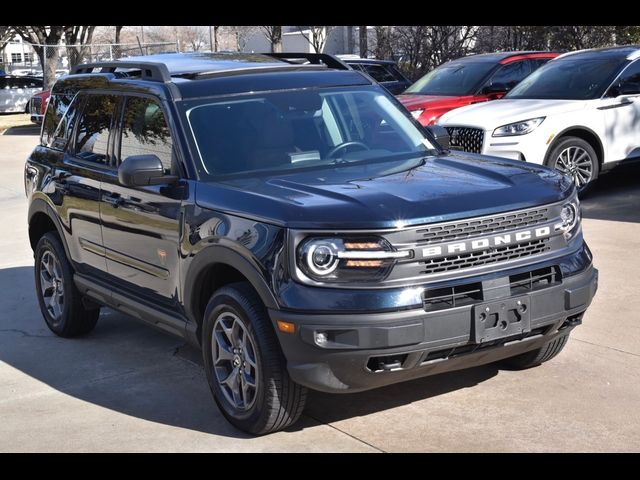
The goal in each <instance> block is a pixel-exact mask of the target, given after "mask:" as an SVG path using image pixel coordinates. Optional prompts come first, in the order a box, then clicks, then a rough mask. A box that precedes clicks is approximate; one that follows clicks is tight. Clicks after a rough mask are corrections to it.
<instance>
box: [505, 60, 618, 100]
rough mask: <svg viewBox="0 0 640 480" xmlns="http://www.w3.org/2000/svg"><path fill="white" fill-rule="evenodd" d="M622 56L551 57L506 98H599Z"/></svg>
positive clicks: (611, 78) (615, 71)
mask: <svg viewBox="0 0 640 480" xmlns="http://www.w3.org/2000/svg"><path fill="white" fill-rule="evenodd" d="M622 65H623V63H622V62H621V61H620V59H613V58H606V57H605V58H598V59H581V58H572V57H566V58H563V59H560V60H552V61H550V62H549V63H547V64H546V65H544V66H543V67H540V68H539V69H538V70H536V71H535V72H533V73H532V74H531V75H529V76H528V77H527V78H525V79H524V80H522V82H520V83H519V84H518V85H517V86H516V87H515V88H514V89H513V90H511V92H509V93H508V94H507V95H506V96H505V98H529V99H553V100H590V99H593V98H599V97H601V96H602V94H603V93H604V92H605V90H606V89H607V87H608V86H609V84H610V83H611V82H612V81H613V79H614V78H615V76H616V75H617V74H618V72H619V71H620V69H621V68H622Z"/></svg>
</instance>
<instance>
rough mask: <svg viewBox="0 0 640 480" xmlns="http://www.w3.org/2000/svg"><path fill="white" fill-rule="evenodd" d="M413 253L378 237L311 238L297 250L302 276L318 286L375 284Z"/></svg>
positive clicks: (303, 242)
mask: <svg viewBox="0 0 640 480" xmlns="http://www.w3.org/2000/svg"><path fill="white" fill-rule="evenodd" d="M410 256H411V251H402V252H397V251H395V250H393V248H392V247H391V245H390V244H389V242H387V241H386V240H384V239H382V238H378V237H364V238H338V237H322V238H307V239H305V240H304V241H302V242H301V243H300V245H299V246H298V248H297V264H298V267H299V268H300V270H301V271H302V273H304V275H306V276H307V277H309V278H310V279H311V280H314V281H316V282H332V283H342V282H351V281H359V282H374V281H379V280H381V279H384V278H385V277H386V276H387V275H388V274H389V271H390V270H391V268H392V267H393V265H394V264H395V263H396V261H397V260H398V259H401V258H408V257H410Z"/></svg>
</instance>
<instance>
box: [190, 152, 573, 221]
mask: <svg viewBox="0 0 640 480" xmlns="http://www.w3.org/2000/svg"><path fill="white" fill-rule="evenodd" d="M572 189H573V185H572V183H571V182H570V181H568V180H567V179H566V178H565V177H564V176H562V175H560V174H559V173H557V172H555V171H553V170H550V169H547V168H545V167H540V166H537V165H532V164H529V163H522V162H515V161H512V160H506V159H499V158H495V157H486V156H481V155H473V154H466V153H462V152H461V153H454V154H451V155H439V156H433V157H427V158H424V159H412V160H407V161H404V160H403V161H397V160H396V161H394V162H381V163H369V164H366V165H351V166H340V167H332V168H324V169H316V170H307V169H305V171H298V172H295V173H287V174H279V175H278V176H275V175H274V176H264V177H251V178H236V179H232V180H224V181H220V182H200V183H199V184H198V185H197V187H196V203H197V204H198V205H200V206H202V207H204V208H209V209H213V210H220V211H224V212H226V213H229V214H235V215H239V216H242V217H250V218H253V219H256V220H259V221H264V222H267V223H272V224H276V225H281V226H285V227H289V228H305V229H308V228H314V229H333V228H335V229H371V228H400V227H403V226H408V225H419V224H423V223H431V222H436V221H446V220H453V219H458V218H468V217H473V216H480V215H488V214H491V213H497V212H504V211H509V210H514V209H519V208H527V207H532V206H536V205H542V204H546V203H552V202H556V201H560V200H562V199H564V198H566V197H567V195H568V194H569V193H570V191H572Z"/></svg>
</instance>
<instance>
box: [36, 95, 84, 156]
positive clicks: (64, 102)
mask: <svg viewBox="0 0 640 480" xmlns="http://www.w3.org/2000/svg"><path fill="white" fill-rule="evenodd" d="M73 98H74V95H72V94H69V93H63V94H56V95H52V96H51V97H50V98H49V105H48V106H47V111H46V113H45V115H44V121H43V126H42V137H41V140H40V144H41V145H43V146H45V147H50V148H55V149H56V150H64V148H65V146H66V145H67V141H68V140H69V136H70V135H71V130H73V119H74V118H75V114H76V111H77V110H78V105H79V103H80V98H82V97H80V96H78V97H77V99H76V101H75V102H74V103H73V106H72V107H70V105H71V102H72V101H73Z"/></svg>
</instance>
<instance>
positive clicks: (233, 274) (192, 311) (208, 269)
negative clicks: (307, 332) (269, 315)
mask: <svg viewBox="0 0 640 480" xmlns="http://www.w3.org/2000/svg"><path fill="white" fill-rule="evenodd" d="M243 281H246V282H247V283H249V284H250V285H251V287H252V288H253V289H254V290H255V292H256V293H257V294H258V296H259V297H260V300H261V301H262V303H263V304H264V305H265V307H266V308H269V309H277V308H278V302H277V300H276V297H275V295H274V294H273V292H272V291H271V288H270V287H269V285H268V284H267V282H266V281H265V278H264V275H263V274H262V273H261V267H260V266H259V264H258V263H257V262H256V261H251V260H249V259H247V258H246V257H245V256H243V255H242V254H240V253H239V252H237V251H235V250H233V249H232V248H229V247H226V246H221V245H212V246H209V247H206V248H205V249H204V250H202V251H201V252H199V253H198V254H197V255H196V256H195V258H194V259H193V260H192V261H191V264H190V265H189V270H188V272H187V274H186V276H185V283H184V288H183V293H184V302H185V309H186V311H187V316H188V317H189V319H190V320H191V322H190V323H192V325H189V326H188V327H187V329H188V334H189V335H190V336H191V340H192V341H193V340H197V341H198V342H199V341H200V328H201V325H202V319H203V315H204V311H205V309H206V306H207V303H208V301H209V298H210V297H211V295H212V294H213V292H214V291H216V290H218V289H219V288H221V287H223V286H225V285H228V284H231V283H235V282H243Z"/></svg>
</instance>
